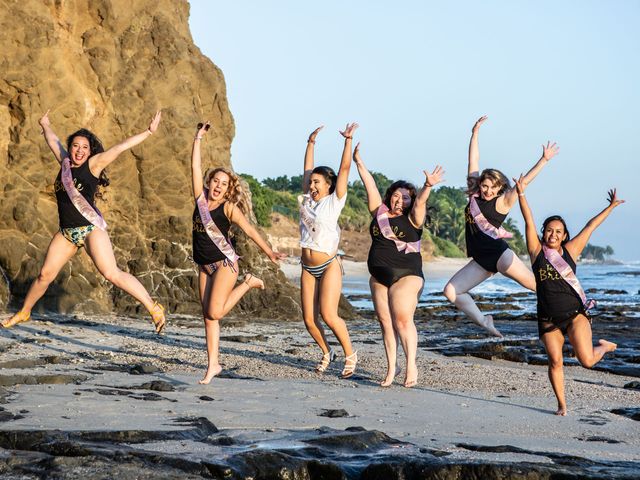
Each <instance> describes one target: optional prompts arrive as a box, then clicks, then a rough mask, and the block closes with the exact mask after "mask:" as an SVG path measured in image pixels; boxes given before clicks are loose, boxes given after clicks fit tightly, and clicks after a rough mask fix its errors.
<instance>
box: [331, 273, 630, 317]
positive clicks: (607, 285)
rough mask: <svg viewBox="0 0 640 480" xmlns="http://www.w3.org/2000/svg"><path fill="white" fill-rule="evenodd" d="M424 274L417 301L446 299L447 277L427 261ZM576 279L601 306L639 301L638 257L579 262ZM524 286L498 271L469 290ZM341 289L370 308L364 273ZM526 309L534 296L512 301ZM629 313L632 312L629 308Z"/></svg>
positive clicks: (487, 292) (501, 292)
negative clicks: (617, 261) (614, 261)
mask: <svg viewBox="0 0 640 480" xmlns="http://www.w3.org/2000/svg"><path fill="white" fill-rule="evenodd" d="M425 274H426V277H427V280H426V282H425V287H424V290H423V292H422V297H421V299H420V300H421V302H426V301H430V302H433V301H434V300H436V299H437V298H438V297H440V298H442V300H443V301H446V300H445V298H444V296H443V295H442V290H443V289H444V286H445V285H446V283H447V281H448V280H449V277H437V278H432V277H431V276H430V275H429V264H428V263H427V264H426V268H425ZM577 275H578V279H579V280H580V283H581V284H582V287H583V288H584V289H585V290H589V289H596V290H597V291H596V292H593V293H589V294H588V295H587V296H588V297H589V298H594V299H595V300H596V301H597V302H598V305H599V306H600V307H601V308H606V307H607V306H612V305H616V306H618V305H637V304H638V303H640V261H636V262H625V263H623V264H616V265H613V264H611V265H609V264H606V265H603V264H589V263H587V264H579V265H578V270H577ZM606 290H619V291H624V292H626V293H611V292H609V293H605V291H606ZM526 292H528V290H526V289H525V288H523V287H521V286H520V285H519V284H518V283H516V282H514V281H513V280H510V279H508V278H506V277H504V276H502V275H499V274H498V275H494V276H493V277H492V278H490V279H488V280H486V281H484V282H483V283H481V284H480V285H478V286H477V287H476V288H474V289H473V290H471V293H472V294H477V295H482V296H483V297H489V298H495V299H496V300H500V297H502V296H506V295H511V294H514V293H526ZM343 293H344V294H345V295H347V296H349V297H354V298H352V299H351V303H352V304H353V305H354V306H355V307H356V308H366V309H372V308H373V304H372V302H371V296H370V290H369V279H368V277H354V278H349V277H345V278H344V282H343ZM513 303H516V304H518V305H519V306H520V307H523V308H524V311H526V312H535V299H534V298H533V297H531V298H522V299H518V300H517V301H516V302H513ZM629 315H630V316H635V315H636V314H635V313H634V312H630V314H629Z"/></svg>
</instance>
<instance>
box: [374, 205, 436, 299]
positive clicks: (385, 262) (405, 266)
mask: <svg viewBox="0 0 640 480" xmlns="http://www.w3.org/2000/svg"><path fill="white" fill-rule="evenodd" d="M389 225H390V226H391V228H392V229H393V232H394V233H395V235H396V236H397V237H398V239H400V240H402V241H403V242H416V241H418V240H420V238H421V237H422V228H416V227H414V226H413V225H412V224H411V221H410V220H409V217H407V216H406V215H400V216H398V217H389ZM369 234H370V235H371V248H370V249H369V258H368V259H367V267H368V268H369V273H370V274H371V276H372V277H373V278H375V279H376V280H377V281H378V282H380V283H381V284H383V285H384V286H385V287H387V288H389V287H390V286H391V285H393V284H394V283H396V282H397V281H398V280H400V279H401V278H403V277H406V276H409V275H416V276H418V277H420V278H423V279H424V275H423V274H422V255H421V254H420V252H412V253H404V252H399V251H398V248H397V247H396V244H395V242H394V241H393V240H389V239H387V238H385V237H384V236H383V235H382V233H381V232H380V227H379V226H378V221H377V219H376V217H373V220H372V221H371V225H369Z"/></svg>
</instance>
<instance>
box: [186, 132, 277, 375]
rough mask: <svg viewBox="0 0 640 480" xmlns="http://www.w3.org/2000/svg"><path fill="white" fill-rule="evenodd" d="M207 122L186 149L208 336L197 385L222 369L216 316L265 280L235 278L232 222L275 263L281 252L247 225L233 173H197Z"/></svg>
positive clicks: (217, 170)
mask: <svg viewBox="0 0 640 480" xmlns="http://www.w3.org/2000/svg"><path fill="white" fill-rule="evenodd" d="M209 127H210V124H209V122H206V123H204V124H198V130H197V133H196V136H195V138H194V139H193V149H192V152H191V179H192V185H193V196H194V198H195V203H196V206H195V209H194V211H193V228H192V231H193V260H194V261H195V263H196V264H197V265H198V285H199V293H200V303H201V304H202V314H203V316H204V330H205V337H206V340H207V371H206V372H205V374H204V377H202V380H200V383H201V384H207V383H209V382H211V380H212V379H213V377H215V376H216V375H218V374H219V373H220V372H221V371H222V366H221V365H220V362H219V361H218V355H219V349H220V320H222V318H223V317H224V316H225V315H226V314H227V313H228V312H229V311H230V310H231V309H232V308H233V307H234V306H235V305H236V304H237V303H238V302H239V301H240V299H241V298H242V297H243V296H244V295H245V294H246V293H247V292H248V291H249V290H250V289H252V288H260V289H264V282H263V281H262V280H261V279H259V278H258V277H256V276H254V275H252V274H251V273H247V274H246V275H245V276H244V280H243V281H242V282H240V283H239V284H237V285H236V282H237V280H238V260H239V257H238V255H237V254H236V252H235V250H234V248H233V245H232V244H231V241H230V239H229V229H230V228H231V224H235V225H237V226H238V227H239V228H240V229H241V230H242V231H243V232H244V233H246V234H247V236H248V237H249V238H250V239H251V240H253V241H254V242H255V243H256V245H258V247H260V249H261V250H262V251H263V252H264V253H265V254H266V255H267V257H269V259H270V260H271V261H272V262H274V263H276V264H277V263H278V260H279V259H280V258H283V257H285V255H284V254H280V253H276V252H274V251H273V250H271V247H269V245H268V244H267V242H266V241H265V240H264V239H263V238H262V237H261V236H260V234H259V233H258V231H257V230H256V229H255V228H254V227H253V225H251V223H249V221H248V220H247V218H246V216H245V214H246V213H247V211H248V208H247V206H246V203H245V197H244V195H243V192H242V188H241V187H240V180H239V179H238V176H237V175H235V174H234V173H233V172H232V171H230V170H229V169H226V168H222V167H218V168H214V169H212V170H209V171H207V173H206V174H205V176H204V181H203V177H202V160H201V156H200V143H201V141H202V138H203V137H204V135H205V134H206V133H207V131H208V130H209Z"/></svg>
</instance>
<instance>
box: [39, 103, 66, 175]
mask: <svg viewBox="0 0 640 480" xmlns="http://www.w3.org/2000/svg"><path fill="white" fill-rule="evenodd" d="M38 123H39V124H40V126H41V127H42V134H43V135H44V139H45V140H46V141H47V145H49V148H50V149H51V152H53V155H54V156H55V157H56V160H57V161H58V163H61V162H62V160H63V159H64V158H65V157H68V156H69V153H67V150H66V149H65V148H64V145H62V142H60V139H59V138H58V136H57V135H56V134H55V132H54V131H53V129H52V128H51V122H49V110H47V111H46V112H45V114H44V115H43V116H42V117H41V118H40V120H38Z"/></svg>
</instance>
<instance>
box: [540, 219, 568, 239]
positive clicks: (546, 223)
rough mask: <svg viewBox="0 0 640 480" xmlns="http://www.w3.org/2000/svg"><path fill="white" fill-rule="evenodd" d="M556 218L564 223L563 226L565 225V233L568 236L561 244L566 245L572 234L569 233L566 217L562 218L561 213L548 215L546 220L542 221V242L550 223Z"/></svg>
mask: <svg viewBox="0 0 640 480" xmlns="http://www.w3.org/2000/svg"><path fill="white" fill-rule="evenodd" d="M554 220H557V221H558V222H560V223H562V226H563V227H564V233H566V234H567V236H566V238H565V239H564V240H563V241H562V242H560V245H564V244H565V243H567V242H568V241H569V240H570V239H571V235H569V230H568V229H567V223H566V222H565V221H564V218H562V217H561V216H560V215H551V216H550V217H547V218H546V219H545V220H544V222H542V228H541V229H540V233H541V234H542V236H541V238H540V242H541V243H542V241H543V239H544V231H545V230H546V229H547V225H549V224H550V223H551V222H553V221H554Z"/></svg>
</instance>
